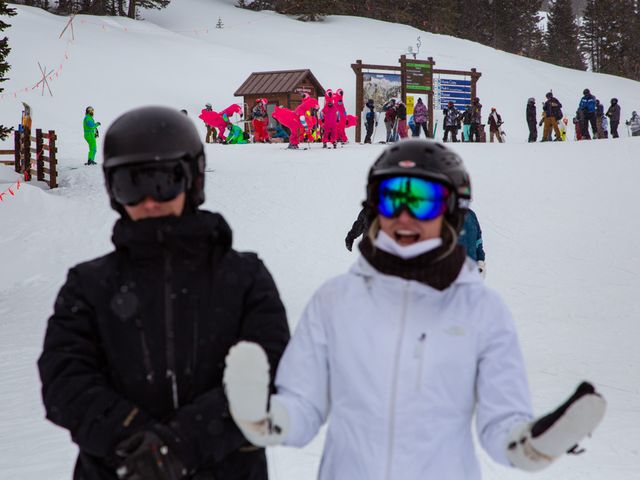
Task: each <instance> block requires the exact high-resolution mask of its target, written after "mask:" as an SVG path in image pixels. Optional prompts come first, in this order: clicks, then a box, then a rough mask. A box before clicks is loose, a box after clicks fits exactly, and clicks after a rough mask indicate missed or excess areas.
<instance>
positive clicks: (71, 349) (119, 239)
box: [38, 107, 289, 480]
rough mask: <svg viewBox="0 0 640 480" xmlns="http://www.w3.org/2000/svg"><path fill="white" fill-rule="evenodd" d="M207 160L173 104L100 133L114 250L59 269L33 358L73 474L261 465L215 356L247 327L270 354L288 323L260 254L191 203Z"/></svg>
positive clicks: (276, 351) (126, 475)
mask: <svg viewBox="0 0 640 480" xmlns="http://www.w3.org/2000/svg"><path fill="white" fill-rule="evenodd" d="M205 165H206V162H205V153H204V146H203V144H202V142H201V141H200V139H199V134H198V131H197V130H196V128H195V126H194V124H193V122H192V121H191V120H189V119H188V118H187V117H185V116H184V115H183V114H182V113H180V112H179V111H178V110H174V109H169V108H165V107H144V108H138V109H135V110H132V111H130V112H127V113H125V114H124V115H122V116H121V117H120V118H118V119H117V120H115V122H113V124H112V125H111V126H110V128H109V130H108V131H107V134H106V135H105V141H104V173H105V184H106V187H107V193H108V195H109V198H110V201H111V206H112V208H113V209H114V210H116V211H117V212H118V213H119V214H120V219H119V220H118V221H117V222H116V224H115V226H114V229H113V237H112V239H113V242H114V244H115V251H113V252H111V253H109V254H107V255H105V256H103V257H100V258H98V259H95V260H92V261H89V262H86V263H82V264H79V265H77V266H75V267H74V268H72V269H71V270H69V274H68V276H67V281H66V283H65V285H64V286H63V287H62V289H61V290H60V293H59V294H58V299H57V301H56V302H55V306H54V312H53V315H52V316H51V318H50V319H49V322H48V325H47V330H46V334H45V339H44V346H43V350H42V354H41V356H40V359H39V360H38V368H39V372H40V378H41V380H42V396H43V401H44V406H45V409H46V414H47V418H48V419H49V420H51V421H52V422H53V423H55V424H57V425H59V426H61V427H63V428H65V429H68V430H69V431H70V432H71V437H72V439H73V441H74V442H75V443H76V444H77V445H78V447H79V449H80V451H79V454H78V459H77V462H76V468H75V472H74V476H73V478H74V479H75V480H81V479H82V480H86V479H94V480H98V479H100V480H116V479H121V480H133V479H140V480H142V479H145V480H168V479H172V480H186V479H195V478H203V479H204V478H214V477H215V478H224V479H236V480H247V479H254V480H257V479H260V480H262V479H265V478H267V464H266V458H265V453H264V450H263V449H256V448H255V447H253V446H251V445H249V444H248V443H247V440H246V439H245V438H244V436H243V435H242V433H241V432H240V431H239V430H238V429H237V428H236V426H235V425H234V422H233V420H232V419H231V418H230V416H229V411H228V408H227V402H226V399H225V396H224V393H223V391H222V370H223V361H224V357H225V355H226V353H227V351H228V350H229V347H230V346H231V345H232V344H233V343H235V342H237V341H238V340H241V339H245V340H251V341H256V342H259V343H260V344H261V346H262V347H263V348H264V349H265V351H266V352H267V355H268V356H269V359H270V360H269V361H270V362H273V365H274V366H275V365H276V364H277V363H278V361H279V358H280V356H281V355H282V352H283V351H284V348H285V345H286V344H287V341H288V340H289V327H288V325H287V319H286V314H285V310H284V306H283V305H282V302H281V301H280V297H279V294H278V290H277V288H276V285H275V284H274V282H273V279H272V278H271V275H270V274H269V272H268V271H267V269H266V267H265V266H264V264H263V263H262V261H261V260H260V259H259V258H258V257H257V255H255V254H253V253H239V252H237V251H235V250H234V249H233V248H232V232H231V229H230V228H229V225H228V224H227V222H226V221H225V219H224V218H223V217H222V216H221V215H220V214H218V213H211V212H207V211H204V210H199V209H198V206H199V205H201V204H202V203H203V202H204V180H205V173H204V172H205ZM274 368H275V367H274Z"/></svg>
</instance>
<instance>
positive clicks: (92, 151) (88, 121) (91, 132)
mask: <svg viewBox="0 0 640 480" xmlns="http://www.w3.org/2000/svg"><path fill="white" fill-rule="evenodd" d="M93 114H94V110H93V107H87V108H86V109H85V111H84V121H83V122H82V127H83V130H84V139H85V140H86V142H87V143H88V144H89V155H88V157H87V158H88V160H87V163H85V165H95V164H96V160H95V158H96V150H97V147H96V138H98V135H99V134H98V127H99V126H100V122H96V121H95V120H94V119H93Z"/></svg>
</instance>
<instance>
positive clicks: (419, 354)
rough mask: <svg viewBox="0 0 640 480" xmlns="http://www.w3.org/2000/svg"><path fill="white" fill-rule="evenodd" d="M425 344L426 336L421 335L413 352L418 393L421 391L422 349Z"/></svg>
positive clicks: (424, 334)
mask: <svg viewBox="0 0 640 480" xmlns="http://www.w3.org/2000/svg"><path fill="white" fill-rule="evenodd" d="M426 343H427V334H426V333H421V334H420V336H419V337H418V343H417V344H416V349H415V351H414V352H413V357H414V358H416V359H418V378H417V379H416V390H418V392H419V391H420V390H422V365H423V363H424V349H425V346H426Z"/></svg>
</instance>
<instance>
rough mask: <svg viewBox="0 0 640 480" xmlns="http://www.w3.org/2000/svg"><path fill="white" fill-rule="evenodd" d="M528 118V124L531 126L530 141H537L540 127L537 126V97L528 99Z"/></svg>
mask: <svg viewBox="0 0 640 480" xmlns="http://www.w3.org/2000/svg"><path fill="white" fill-rule="evenodd" d="M526 118H527V126H528V127H529V143H532V142H536V141H537V140H538V129H537V128H536V122H537V121H538V114H537V112H536V99H535V98H533V97H531V98H529V100H527V113H526Z"/></svg>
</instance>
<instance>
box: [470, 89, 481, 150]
mask: <svg viewBox="0 0 640 480" xmlns="http://www.w3.org/2000/svg"><path fill="white" fill-rule="evenodd" d="M470 123H471V126H470V128H469V141H471V142H481V141H482V135H481V134H480V128H481V127H480V125H482V104H481V103H480V99H479V98H478V97H476V98H474V99H473V100H472V101H471V122H470Z"/></svg>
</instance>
